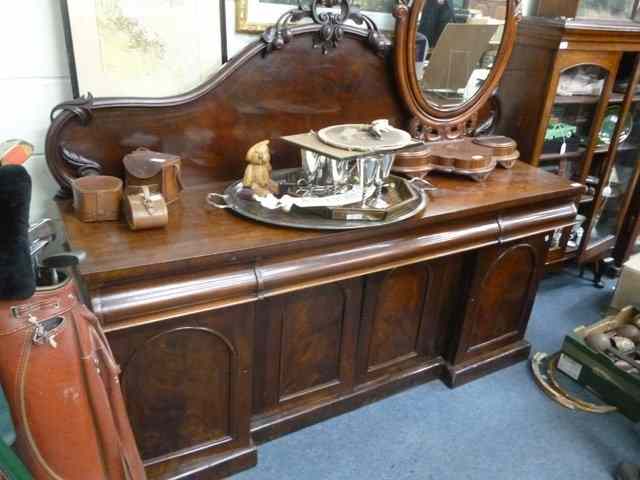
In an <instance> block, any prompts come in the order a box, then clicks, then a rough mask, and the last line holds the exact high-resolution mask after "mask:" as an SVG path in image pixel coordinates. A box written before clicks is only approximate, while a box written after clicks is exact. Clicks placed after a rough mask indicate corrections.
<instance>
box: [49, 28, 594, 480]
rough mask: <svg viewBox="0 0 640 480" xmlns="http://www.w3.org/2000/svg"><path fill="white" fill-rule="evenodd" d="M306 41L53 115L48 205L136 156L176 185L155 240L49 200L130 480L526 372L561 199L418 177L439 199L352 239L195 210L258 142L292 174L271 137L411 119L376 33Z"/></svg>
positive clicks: (505, 177)
mask: <svg viewBox="0 0 640 480" xmlns="http://www.w3.org/2000/svg"><path fill="white" fill-rule="evenodd" d="M321 28H322V27H321V25H305V26H302V27H296V28H292V29H291V30H288V33H287V35H288V37H287V38H288V42H287V43H286V45H280V46H281V47H282V48H280V49H276V50H273V49H272V47H273V44H272V43H269V42H268V41H267V40H269V39H270V37H269V38H267V39H266V40H264V41H263V42H256V43H255V44H253V45H250V46H249V47H247V48H246V49H245V50H244V51H243V52H241V53H240V54H239V55H237V56H236V57H235V58H234V59H233V60H231V61H230V62H229V63H228V64H226V65H225V66H224V67H223V68H222V69H221V71H220V72H218V73H217V74H216V75H215V76H214V77H212V78H211V79H210V80H208V81H207V82H205V84H203V85H201V86H200V87H198V88H196V89H194V90H193V91H191V92H187V93H186V94H184V95H180V96H176V97H170V98H165V99H92V98H90V97H88V98H84V99H83V98H80V99H76V100H73V101H71V102H67V103H65V104H62V105H60V106H58V107H56V108H55V109H54V112H53V115H52V116H53V119H52V120H53V123H52V125H51V127H50V129H49V133H48V136H47V146H46V151H47V162H48V164H49V166H50V169H51V171H52V173H53V175H54V177H55V178H56V180H57V181H58V182H59V183H60V185H61V187H62V191H61V196H62V197H64V195H65V193H68V186H69V184H70V182H71V181H72V180H73V178H74V177H77V176H79V175H83V174H87V173H95V172H102V173H104V174H107V175H117V176H121V177H122V174H123V169H122V157H123V155H124V154H126V153H128V152H130V151H131V150H133V149H135V148H137V147H140V146H145V147H148V148H150V149H153V150H160V151H164V152H167V153H174V154H177V155H180V156H181V157H182V159H183V178H184V182H185V184H186V185H187V188H186V190H185V191H184V192H183V194H182V199H181V201H180V202H176V203H175V204H172V205H171V207H170V212H169V217H170V220H169V225H168V226H167V227H166V228H164V229H159V230H150V231H139V232H132V231H129V230H128V228H127V226H126V224H125V222H124V221H121V222H111V223H94V224H90V223H82V222H80V221H79V220H78V219H77V218H76V217H75V216H74V214H73V212H72V207H71V201H70V200H68V199H66V200H59V202H58V206H59V209H60V213H61V217H62V221H63V224H64V228H65V230H66V235H67V239H68V242H69V245H70V247H71V248H73V249H82V250H85V251H86V252H87V260H86V261H85V262H84V263H83V264H82V265H80V266H79V267H78V270H77V276H78V279H79V281H80V284H81V286H82V288H83V289H84V290H85V294H86V300H87V302H88V304H89V305H90V306H91V307H92V309H93V310H94V311H95V313H96V314H97V316H98V317H99V318H100V320H101V322H102V323H103V325H104V327H105V330H106V331H107V335H108V338H109V341H110V343H111V346H112V348H113V351H114V353H115V355H116V357H117V359H118V362H119V363H120V365H121V368H122V374H121V384H122V387H123V391H124V395H125V398H126V402H127V408H128V413H129V416H130V419H131V424H132V427H133V431H134V433H135V436H136V439H137V442H138V446H139V448H140V451H141V454H142V457H143V459H144V461H145V464H146V468H147V473H148V476H149V478H150V479H154V480H156V479H165V480H166V479H173V480H176V479H184V478H191V479H210V478H219V477H221V476H225V475H229V474H231V473H233V472H236V471H239V470H241V469H244V468H248V467H250V466H252V465H254V464H255V463H256V461H257V454H256V447H255V443H260V442H264V441H267V440H269V439H271V438H274V437H277V436H279V435H282V434H285V433H287V432H290V431H293V430H296V429H299V428H302V427H304V426H306V425H309V424H311V423H313V422H317V421H320V420H322V419H325V418H328V417H331V416H334V415H337V414H339V413H342V412H344V411H347V410H349V409H352V408H356V407H358V406H359V405H362V404H364V403H367V402H371V401H373V400H375V399H378V398H381V397H383V396H385V395H389V394H391V393H394V392H396V391H399V390H401V389H403V388H407V387H410V386H412V385H414V384H418V383H422V382H426V381H429V380H432V379H438V378H439V379H442V380H444V381H445V382H447V384H448V385H450V386H456V385H460V384H462V383H464V382H467V381H470V380H472V379H474V378H477V377H479V376H482V375H484V374H487V373H489V372H492V371H495V370H497V369H500V368H503V367H506V366H507V365H510V364H512V363H514V362H516V361H519V360H524V359H525V358H527V356H528V353H529V344H528V343H527V342H526V340H524V334H525V330H526V327H527V322H528V319H529V315H530V312H531V308H532V306H533V302H534V299H535V295H536V291H537V288H538V282H539V279H540V276H541V274H542V271H543V264H544V259H545V255H546V252H547V236H548V233H549V232H551V231H553V230H555V229H558V228H563V227H566V226H568V225H571V224H572V223H573V221H574V217H575V213H576V198H577V197H578V195H579V194H580V192H581V191H582V187H581V186H580V185H578V184H571V183H569V182H568V181H567V180H565V179H562V178H560V177H558V176H556V175H552V174H550V173H546V172H544V171H541V170H538V169H536V168H534V167H532V166H529V165H526V164H525V163H522V162H518V163H517V164H516V166H515V167H514V168H513V169H512V170H502V169H498V170H496V171H495V172H493V173H492V175H491V176H490V177H489V179H488V180H486V181H485V182H482V183H478V182H474V181H472V180H470V179H466V178H456V177H446V176H436V175H433V176H432V177H431V180H432V181H433V183H434V184H435V185H436V186H437V187H439V190H437V191H436V192H434V193H432V194H430V199H429V203H428V205H427V207H426V209H425V210H424V211H423V212H422V213H421V214H419V215H418V216H417V217H415V218H413V219H410V220H406V221H404V222H401V223H398V224H395V225H390V226H387V227H383V228H375V229H365V230H357V231H356V230H352V231H342V232H321V231H313V230H295V229H288V228H279V227H272V226H268V225H264V224H260V223H257V222H254V221H250V220H247V219H244V218H241V217H238V216H236V215H234V214H233V213H230V212H228V211H221V210H213V211H209V210H206V209H205V197H206V194H207V193H209V192H213V191H217V192H221V191H222V190H223V188H224V187H225V186H226V185H228V184H229V182H230V181H231V180H234V179H237V178H240V177H241V175H242V170H243V167H244V162H243V158H244V155H245V153H246V151H247V149H248V148H249V147H250V146H251V145H253V144H254V143H256V142H258V141H260V140H263V139H265V138H270V139H273V140H274V141H273V142H272V146H273V150H274V152H273V160H274V162H273V163H274V168H283V167H287V166H293V165H295V164H296V163H297V162H299V160H297V157H296V155H295V152H292V151H291V150H289V151H287V149H286V148H285V146H284V145H283V144H282V143H281V142H280V143H279V142H278V141H277V140H276V139H277V138H279V137H280V136H282V135H287V134H292V133H299V132H300V131H305V130H308V129H319V128H322V127H323V126H327V125H332V124H336V123H345V122H370V121H371V120H374V119H376V118H388V119H389V120H390V121H391V123H392V124H394V125H396V126H402V125H407V124H408V123H409V120H410V113H409V111H408V109H407V107H406V105H405V104H404V103H403V101H402V100H401V98H400V96H399V94H398V93H397V88H396V83H395V75H394V70H393V66H392V62H391V58H390V52H389V50H388V49H387V50H386V51H385V45H387V44H386V43H384V42H381V41H378V40H380V38H379V37H378V36H376V34H375V31H371V32H367V31H366V30H359V29H355V28H352V27H349V26H344V37H343V38H341V39H340V41H339V43H337V45H335V48H333V47H332V48H329V49H328V50H327V51H326V52H325V53H324V54H323V52H322V49H320V48H314V44H315V43H316V40H314V39H317V35H318V34H319V32H320V31H321ZM372 44H373V47H374V48H371V46H372ZM61 147H66V148H67V149H69V150H72V151H73V152H76V153H78V154H79V155H81V156H82V157H84V158H85V159H87V160H83V159H81V161H78V158H70V157H69V156H68V155H67V156H65V155H64V151H63V149H62V148H61ZM254 442H255V443H254Z"/></svg>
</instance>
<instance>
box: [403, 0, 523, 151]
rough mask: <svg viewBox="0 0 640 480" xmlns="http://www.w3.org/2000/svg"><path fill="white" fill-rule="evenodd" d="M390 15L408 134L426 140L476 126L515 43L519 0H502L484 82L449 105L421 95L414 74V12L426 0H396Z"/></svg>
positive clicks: (449, 136)
mask: <svg viewBox="0 0 640 480" xmlns="http://www.w3.org/2000/svg"><path fill="white" fill-rule="evenodd" d="M397 2H398V3H397V4H396V5H395V7H394V10H393V15H394V17H396V32H395V59H394V63H395V65H394V66H395V75H396V82H397V84H398V88H399V89H400V95H401V96H402V99H403V100H404V101H405V103H406V104H407V107H408V108H409V110H410V112H411V113H412V114H413V117H414V118H413V119H412V121H411V125H410V130H411V133H412V135H414V136H415V137H416V138H420V139H423V140H428V141H435V140H443V139H455V138H458V137H461V136H464V135H467V134H469V133H470V132H471V131H472V130H473V129H474V128H475V126H476V119H477V113H478V110H480V109H481V108H482V106H483V105H484V104H485V103H486V102H487V101H488V100H489V98H490V97H491V96H492V95H493V94H494V91H495V89H496V88H497V86H498V83H499V82H500V78H501V77H502V74H503V73H504V71H505V69H506V68H507V63H508V62H509V58H510V57H511V52H512V51H513V47H514V45H515V40H516V31H517V27H518V22H519V21H520V19H521V18H522V0H505V2H506V3H507V13H506V17H505V27H504V32H503V34H502V42H501V43H500V48H499V50H498V55H497V57H496V62H495V64H494V66H493V68H492V69H491V73H490V74H489V76H488V77H487V80H486V81H485V83H484V85H483V86H482V87H481V88H480V89H479V90H478V92H476V94H475V95H474V96H473V97H472V98H470V99H469V100H467V101H465V102H464V103H461V104H460V105H457V106H455V107H450V108H441V107H438V106H436V105H435V104H433V103H431V102H429V101H428V100H427V99H426V97H425V96H424V95H423V93H422V90H421V89H420V86H419V84H418V79H417V76H416V62H415V60H414V59H415V57H416V43H415V41H413V39H414V38H415V36H416V31H417V29H418V16H419V14H420V12H421V11H422V9H423V8H424V5H425V2H426V0H413V3H412V4H409V3H408V0H407V3H405V1H403V0H397Z"/></svg>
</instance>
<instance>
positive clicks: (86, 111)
mask: <svg viewBox="0 0 640 480" xmlns="http://www.w3.org/2000/svg"><path fill="white" fill-rule="evenodd" d="M92 106H93V95H91V93H87V95H86V96H84V95H83V96H81V97H78V98H75V99H73V100H70V101H68V102H62V103H59V104H58V105H56V106H55V107H53V109H52V110H51V114H50V115H49V119H50V120H51V121H52V122H53V119H54V117H55V115H56V113H57V112H58V111H69V112H71V113H73V114H74V115H75V116H76V117H78V119H79V120H80V123H82V125H87V124H88V123H89V122H90V121H91V107H92Z"/></svg>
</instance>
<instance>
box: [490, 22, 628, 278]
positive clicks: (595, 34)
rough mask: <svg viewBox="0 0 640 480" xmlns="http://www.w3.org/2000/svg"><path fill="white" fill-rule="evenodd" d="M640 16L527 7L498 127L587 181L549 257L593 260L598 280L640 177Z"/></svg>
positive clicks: (547, 162) (542, 162) (532, 157)
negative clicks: (615, 18) (574, 14)
mask: <svg viewBox="0 0 640 480" xmlns="http://www.w3.org/2000/svg"><path fill="white" fill-rule="evenodd" d="M639 65H640V24H635V23H633V22H627V23H625V24H624V26H620V25H619V24H613V23H609V24H607V23H604V22H600V23H597V25H596V24H594V23H593V22H592V21H588V22H587V21H582V20H579V19H578V20H575V19H547V18H539V17H526V18H524V19H523V20H522V22H521V23H520V27H519V31H518V38H517V41H516V46H515V50H514V54H513V56H512V60H511V62H510V64H509V66H508V67H507V71H506V72H505V75H504V76H503V78H502V81H501V84H500V86H499V89H498V98H499V99H500V104H501V108H502V115H501V118H500V122H499V126H498V131H499V133H501V134H505V135H508V136H511V137H513V138H514V139H516V140H517V141H518V145H519V149H520V152H521V156H522V159H523V160H525V161H528V162H530V163H531V164H533V165H536V166H539V167H540V168H542V169H544V170H547V171H551V172H554V173H557V174H558V175H562V176H563V177H566V178H567V179H570V180H572V181H575V182H578V183H581V184H583V185H584V188H585V190H584V193H583V195H582V197H581V199H580V201H579V203H578V205H577V209H578V213H579V215H578V216H577V219H576V224H575V225H574V226H573V227H569V228H565V229H564V230H562V231H557V232H555V233H554V234H553V235H550V236H549V239H548V241H549V247H550V249H549V254H548V257H547V266H548V267H553V266H561V265H564V264H565V263H567V262H569V261H576V262H577V263H578V264H579V265H581V266H582V267H584V266H586V265H592V266H593V267H594V272H595V281H596V284H598V285H601V275H602V273H603V268H604V266H605V265H606V264H607V262H605V260H608V259H609V258H610V257H611V254H612V253H613V250H614V249H615V248H616V244H617V241H618V237H619V235H620V233H621V232H622V230H623V226H624V222H625V218H626V217H627V213H628V210H629V207H630V205H631V203H632V202H631V200H632V195H633V192H634V189H635V187H636V184H637V183H638V174H639V173H640V170H638V165H639V163H638V160H640V90H639V89H638V77H639V72H640V68H639Z"/></svg>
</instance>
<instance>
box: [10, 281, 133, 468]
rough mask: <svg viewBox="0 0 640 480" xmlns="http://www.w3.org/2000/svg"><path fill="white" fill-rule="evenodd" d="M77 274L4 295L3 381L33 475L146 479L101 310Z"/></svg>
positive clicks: (20, 449) (19, 450)
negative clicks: (95, 310) (84, 298)
mask: <svg viewBox="0 0 640 480" xmlns="http://www.w3.org/2000/svg"><path fill="white" fill-rule="evenodd" d="M76 292H77V289H76V287H75V285H74V283H73V282H72V281H71V280H66V282H63V283H61V284H59V285H57V286H55V287H48V288H39V289H38V290H36V293H35V294H34V295H33V297H32V298H31V299H29V300H24V301H2V302H0V381H1V382H2V385H3V386H4V387H5V393H6V395H7V399H8V401H9V405H10V407H11V411H12V413H13V419H14V423H15V429H16V444H15V448H16V450H17V453H18V455H19V456H20V457H21V459H22V461H23V462H24V463H25V464H26V466H27V468H28V469H29V470H30V471H31V474H32V475H33V476H34V478H42V479H64V480H87V479H102V480H140V479H144V478H145V473H144V467H143V465H142V461H141V460H140V455H139V453H138V450H137V448H136V445H135V441H134V437H133V433H132V430H131V426H130V424H129V420H128V417H127V413H126V410H125V405H124V399H123V397H122V392H121V390H120V384H119V381H118V374H119V368H118V365H117V364H116V362H115V359H114V357H113V354H112V352H111V350H110V348H109V345H108V343H107V340H106V338H105V336H104V333H103V332H102V329H101V327H100V325H99V323H98V320H97V319H96V317H95V316H94V315H93V314H92V313H91V312H90V311H89V310H88V309H87V308H86V307H85V306H84V305H83V304H82V303H80V302H79V300H78V297H77V293H76Z"/></svg>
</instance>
